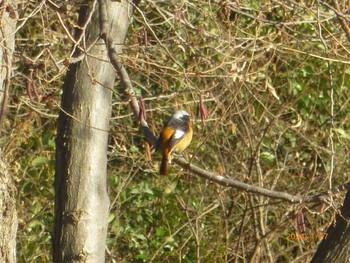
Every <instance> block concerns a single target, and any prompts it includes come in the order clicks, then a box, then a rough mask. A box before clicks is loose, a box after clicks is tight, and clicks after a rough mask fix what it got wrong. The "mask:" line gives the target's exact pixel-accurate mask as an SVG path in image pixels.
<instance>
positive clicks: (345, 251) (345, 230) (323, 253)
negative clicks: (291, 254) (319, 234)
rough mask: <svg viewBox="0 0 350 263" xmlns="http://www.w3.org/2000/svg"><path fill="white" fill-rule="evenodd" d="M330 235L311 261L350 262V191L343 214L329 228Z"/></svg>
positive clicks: (318, 262) (315, 262)
mask: <svg viewBox="0 0 350 263" xmlns="http://www.w3.org/2000/svg"><path fill="white" fill-rule="evenodd" d="M327 233H328V236H327V237H326V238H325V239H323V240H322V242H321V243H320V245H319V246H318V248H317V250H316V252H315V254H314V256H313V258H312V260H311V262H310V263H320V262H349V258H350V191H348V192H347V194H346V197H345V200H344V203H343V207H342V209H341V214H340V215H337V217H336V222H335V224H332V225H331V226H330V227H329V228H328V230H327Z"/></svg>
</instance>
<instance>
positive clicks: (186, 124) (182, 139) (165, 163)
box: [156, 110, 193, 175]
mask: <svg viewBox="0 0 350 263" xmlns="http://www.w3.org/2000/svg"><path fill="white" fill-rule="evenodd" d="M192 134H193V132H192V125H191V120H190V115H189V114H188V113H187V112H186V111H184V110H178V111H176V112H175V113H174V114H173V115H172V116H171V117H170V118H169V119H168V120H167V122H166V123H165V125H164V127H163V129H162V131H161V133H160V136H159V138H158V142H157V145H156V150H157V151H161V153H162V155H163V158H162V163H161V165H160V171H159V173H160V174H161V175H167V174H168V171H169V163H170V162H171V153H172V152H173V151H177V152H182V151H183V150H185V149H186V148H187V146H188V145H189V144H190V142H191V140H192Z"/></svg>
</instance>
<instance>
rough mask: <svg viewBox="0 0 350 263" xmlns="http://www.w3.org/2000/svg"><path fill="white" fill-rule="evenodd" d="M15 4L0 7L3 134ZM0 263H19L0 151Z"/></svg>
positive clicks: (12, 202)
mask: <svg viewBox="0 0 350 263" xmlns="http://www.w3.org/2000/svg"><path fill="white" fill-rule="evenodd" d="M14 10H16V2H15V1H2V2H1V5H0V16H1V18H0V19H1V28H0V40H1V48H0V72H1V73H0V74H1V76H0V133H1V131H2V124H3V121H4V119H5V116H6V106H7V105H6V104H7V98H8V92H9V85H10V77H11V65H12V63H11V62H12V54H13V50H14V46H15V31H16V23H17V14H16V13H15V11H14ZM0 222H1V223H0V262H8V263H12V262H16V233H17V213H16V188H15V185H14V182H13V181H12V177H11V175H10V173H9V170H8V168H7V165H6V162H5V160H4V158H3V153H2V152H1V151H0Z"/></svg>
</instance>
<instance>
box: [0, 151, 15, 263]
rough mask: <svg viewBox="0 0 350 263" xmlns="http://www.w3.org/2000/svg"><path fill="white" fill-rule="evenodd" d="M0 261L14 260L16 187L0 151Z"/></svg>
mask: <svg viewBox="0 0 350 263" xmlns="http://www.w3.org/2000/svg"><path fill="white" fill-rule="evenodd" d="M0 222H1V224H0V262H7V263H12V262H16V233H17V212H16V188H15V186H14V182H13V181H12V177H11V175H10V173H9V171H8V168H7V165H6V162H5V161H4V159H3V158H2V152H1V151H0Z"/></svg>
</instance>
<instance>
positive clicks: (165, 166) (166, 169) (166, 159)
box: [159, 154, 169, 175]
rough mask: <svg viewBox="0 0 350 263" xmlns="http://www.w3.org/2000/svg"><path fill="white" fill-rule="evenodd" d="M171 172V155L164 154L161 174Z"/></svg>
mask: <svg viewBox="0 0 350 263" xmlns="http://www.w3.org/2000/svg"><path fill="white" fill-rule="evenodd" d="M168 172H169V156H168V154H163V158H162V163H161V164H160V170H159V173H160V175H168Z"/></svg>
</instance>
